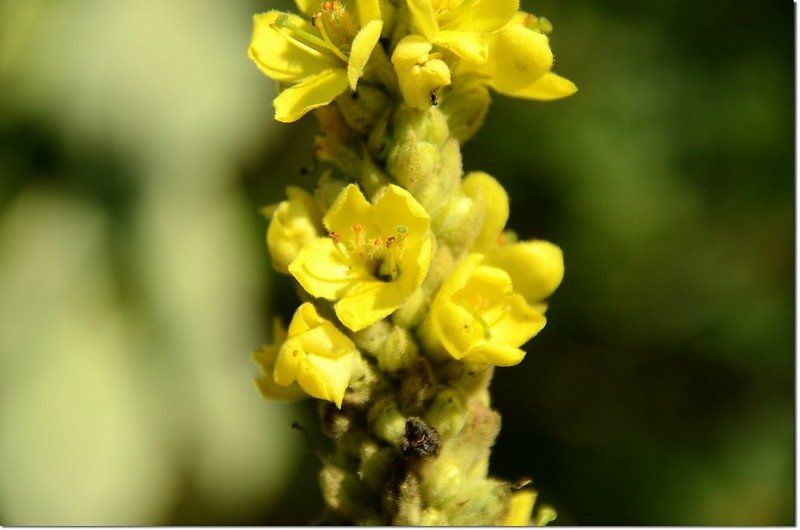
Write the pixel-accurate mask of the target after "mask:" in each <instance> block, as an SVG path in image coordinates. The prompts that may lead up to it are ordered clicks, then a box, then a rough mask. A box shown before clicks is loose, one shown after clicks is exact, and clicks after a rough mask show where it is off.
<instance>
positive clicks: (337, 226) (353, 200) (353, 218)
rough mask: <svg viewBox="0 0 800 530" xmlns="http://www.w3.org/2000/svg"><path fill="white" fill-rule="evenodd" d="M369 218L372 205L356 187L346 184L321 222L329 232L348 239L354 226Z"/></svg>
mask: <svg viewBox="0 0 800 530" xmlns="http://www.w3.org/2000/svg"><path fill="white" fill-rule="evenodd" d="M371 217H372V205H371V204H370V203H369V202H368V201H367V199H366V197H364V194H363V193H361V190H360V189H359V188H358V186H356V185H355V184H348V185H347V187H346V188H345V189H344V190H342V191H341V192H340V193H339V195H338V196H337V197H336V201H334V203H333V205H331V207H330V209H329V210H328V213H326V214H325V218H324V219H323V220H322V222H323V224H324V225H325V228H327V229H328V230H329V231H331V232H336V233H338V234H339V235H340V236H343V237H349V236H350V235H351V233H352V230H353V227H354V226H355V225H358V224H361V225H363V224H364V223H366V222H368V221H369V220H370V218H371Z"/></svg>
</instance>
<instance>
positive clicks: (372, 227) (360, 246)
mask: <svg viewBox="0 0 800 530" xmlns="http://www.w3.org/2000/svg"><path fill="white" fill-rule="evenodd" d="M323 224H324V225H325V228H326V229H327V230H328V233H329V236H328V237H324V238H318V239H316V240H314V241H312V242H311V243H309V244H307V245H306V246H305V247H303V249H302V250H301V251H300V253H299V254H298V255H297V258H295V260H294V261H293V262H292V263H291V264H290V265H289V273H290V274H291V275H292V276H294V277H295V278H296V279H297V281H298V282H300V285H302V286H303V289H305V290H306V291H307V292H308V293H310V294H311V295H313V296H315V297H319V298H325V299H328V300H336V301H337V302H336V304H335V306H334V309H335V311H336V316H337V317H339V320H341V321H342V323H343V324H344V325H345V326H347V327H348V328H350V329H351V330H353V331H358V330H360V329H364V328H366V327H367V326H369V325H370V324H373V323H375V322H377V321H378V320H381V319H382V318H384V317H386V316H388V315H390V314H391V313H393V312H394V311H395V310H397V309H398V308H399V307H400V306H401V305H402V304H403V302H404V301H405V300H406V299H407V298H408V297H409V296H410V295H411V294H412V293H413V292H414V291H415V290H416V289H417V288H418V287H419V286H420V285H421V284H422V280H424V279H425V275H426V274H427V272H428V266H429V265H430V260H431V253H432V249H433V241H432V238H431V234H430V232H429V227H430V217H429V216H428V213H427V212H426V211H425V209H424V208H423V207H422V206H421V205H420V204H419V203H418V202H417V201H416V200H415V199H414V198H413V197H412V196H411V194H410V193H408V192H407V191H406V190H404V189H403V188H400V187H398V186H395V185H389V186H386V187H385V188H383V189H382V191H381V192H379V194H378V196H377V197H376V199H375V201H374V204H370V203H369V202H368V201H367V200H366V198H365V197H364V195H363V194H362V193H361V191H360V190H359V189H358V187H357V186H355V185H353V184H351V185H349V186H347V187H346V188H345V189H344V190H343V191H342V192H341V193H340V194H339V196H338V197H337V199H336V201H335V202H334V204H333V205H332V206H331V208H330V210H328V213H327V214H326V215H325V217H324V218H323Z"/></svg>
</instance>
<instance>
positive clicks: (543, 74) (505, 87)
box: [455, 11, 578, 100]
mask: <svg viewBox="0 0 800 530" xmlns="http://www.w3.org/2000/svg"><path fill="white" fill-rule="evenodd" d="M550 29H552V26H550V23H549V22H547V20H546V19H540V18H537V17H535V16H533V15H531V14H528V13H525V12H522V11H520V12H519V13H517V14H516V15H515V16H514V17H513V19H512V22H511V23H510V24H508V25H507V26H505V27H504V28H503V29H501V30H500V31H497V32H495V33H492V34H490V35H487V36H486V40H487V45H488V58H487V60H485V61H483V62H478V61H460V62H459V63H458V65H457V67H456V69H455V72H456V74H457V75H459V76H460V75H464V74H472V75H477V76H478V77H479V78H480V79H483V82H484V83H486V84H487V85H488V86H490V87H491V88H493V89H494V90H496V91H497V92H499V93H501V94H505V95H507V96H512V97H517V98H525V99H536V100H553V99H559V98H563V97H566V96H570V95H572V94H574V93H575V92H576V91H577V90H578V89H577V87H576V86H575V85H574V84H573V83H572V81H569V80H568V79H565V78H563V77H561V76H558V75H556V74H554V73H552V72H551V71H550V70H551V68H552V67H553V52H552V51H551V50H550V40H549V39H548V37H547V35H546V33H548V32H549V30H550Z"/></svg>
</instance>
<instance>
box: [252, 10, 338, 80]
mask: <svg viewBox="0 0 800 530" xmlns="http://www.w3.org/2000/svg"><path fill="white" fill-rule="evenodd" d="M278 17H287V20H288V21H289V22H290V23H291V24H293V25H294V26H296V27H298V28H300V29H301V30H303V31H307V32H309V33H315V32H316V30H315V29H314V27H313V26H311V23H310V22H308V21H306V20H305V19H303V18H302V17H299V16H297V15H292V14H288V13H282V12H280V11H268V12H266V13H261V14H259V15H255V16H254V17H253V37H252V39H251V41H250V47H249V48H248V50H247V55H248V56H249V57H250V58H251V59H252V60H253V61H254V62H255V63H256V66H258V68H259V69H260V70H261V71H262V72H264V73H265V74H266V75H267V76H269V77H271V78H272V79H275V80H276V81H280V82H294V81H299V80H301V79H303V78H306V77H308V76H310V75H314V74H317V73H319V72H322V71H323V70H328V69H331V68H334V67H337V66H341V65H342V63H341V61H340V60H339V59H338V58H337V57H335V56H334V55H332V54H325V53H322V52H320V51H318V50H315V49H313V48H311V47H309V46H306V45H304V44H302V43H300V42H298V41H297V40H295V39H293V38H291V35H290V34H289V33H288V32H289V30H288V29H278V28H276V21H277V20H278ZM284 32H287V33H284Z"/></svg>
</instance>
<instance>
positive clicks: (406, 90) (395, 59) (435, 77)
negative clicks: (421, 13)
mask: <svg viewBox="0 0 800 530" xmlns="http://www.w3.org/2000/svg"><path fill="white" fill-rule="evenodd" d="M432 48H433V45H432V44H431V43H429V42H428V41H427V40H425V39H424V38H422V37H420V36H419V35H408V36H406V37H404V38H403V39H402V40H401V41H400V42H398V43H397V46H396V47H395V49H394V53H393V54H392V64H394V69H395V72H397V81H398V83H399V84H400V92H401V93H402V94H403V100H404V101H405V102H406V104H407V105H408V106H410V107H414V108H418V109H427V108H428V107H430V106H431V97H432V96H431V94H435V92H436V90H438V89H439V88H441V87H443V86H447V85H449V84H450V68H448V67H447V64H446V63H445V62H444V61H443V60H442V59H441V54H438V53H430V51H431V49H432Z"/></svg>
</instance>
